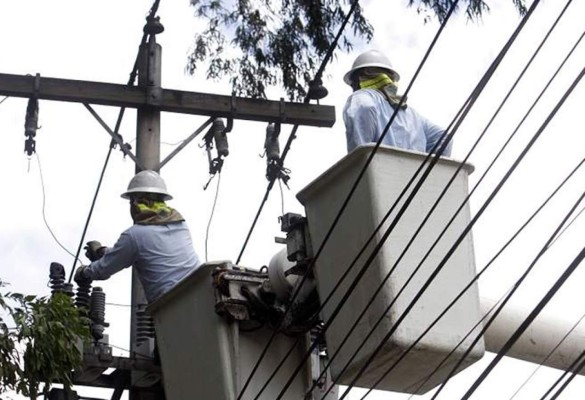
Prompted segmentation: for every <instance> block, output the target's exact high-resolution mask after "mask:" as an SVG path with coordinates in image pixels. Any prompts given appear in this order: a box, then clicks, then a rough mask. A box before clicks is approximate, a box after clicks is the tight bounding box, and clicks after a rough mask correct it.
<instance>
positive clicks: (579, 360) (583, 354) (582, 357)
mask: <svg viewBox="0 0 585 400" xmlns="http://www.w3.org/2000/svg"><path fill="white" fill-rule="evenodd" d="M583 360H585V350H583V351H582V352H581V354H579V356H578V357H577V358H575V360H574V361H573V362H572V363H571V365H569V367H568V368H567V369H566V370H565V371H564V372H563V373H562V374H561V376H560V377H559V378H558V379H557V380H556V381H555V383H553V384H552V386H551V387H550V388H549V389H548V390H547V391H546V393H545V394H544V395H543V396H542V397H541V398H540V399H541V400H545V399H546V396H548V395H549V394H550V393H552V391H553V390H554V389H555V388H556V387H557V386H558V385H559V384H560V383H561V381H562V380H563V379H565V377H566V376H567V375H568V374H569V373H570V372H571V371H573V369H575V368H576V367H577V364H580V363H582V362H583ZM581 368H582V367H581ZM579 370H580V369H579ZM563 386H564V387H566V384H565V385H563ZM563 386H561V388H560V389H559V391H560V392H562V390H561V389H563V390H564V387H563ZM559 391H557V394H558V393H559ZM551 400H552V399H551Z"/></svg>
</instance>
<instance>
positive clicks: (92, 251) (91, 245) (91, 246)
mask: <svg viewBox="0 0 585 400" xmlns="http://www.w3.org/2000/svg"><path fill="white" fill-rule="evenodd" d="M83 249H84V250H85V256H86V257H87V258H88V259H89V260H90V261H96V260H99V259H100V258H102V257H103V255H104V253H105V252H106V246H102V244H101V243H100V242H98V241H97V240H92V241H90V242H87V243H86V244H85V247H84V248H83Z"/></svg>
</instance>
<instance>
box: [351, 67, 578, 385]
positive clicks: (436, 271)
mask: <svg viewBox="0 0 585 400" xmlns="http://www.w3.org/2000/svg"><path fill="white" fill-rule="evenodd" d="M579 80H580V77H579V78H578V79H577V80H576V81H575V82H574V83H573V85H572V86H571V88H570V89H569V90H568V91H567V92H566V93H565V95H564V96H563V98H562V99H561V100H560V101H559V103H558V104H557V105H556V106H555V108H554V110H553V111H552V112H551V113H550V114H549V116H548V117H547V118H546V121H545V122H544V123H543V124H542V125H541V127H540V128H539V129H538V131H537V132H536V133H535V134H534V136H533V137H532V138H531V140H530V141H529V143H528V144H527V145H526V146H525V148H524V149H523V150H522V152H521V154H520V155H519V156H518V157H517V159H516V160H515V161H514V163H513V165H512V166H511V167H510V169H509V170H508V171H507V172H506V174H505V175H504V177H503V178H502V179H501V181H500V182H499V183H498V185H497V186H496V188H495V189H494V190H493V191H492V192H491V193H490V195H489V197H488V199H487V200H486V201H485V203H484V204H483V205H482V207H481V208H480V210H479V212H478V213H477V214H476V215H475V216H474V218H473V219H472V220H471V222H470V223H469V224H468V225H467V227H466V228H465V229H464V231H463V232H462V234H461V235H460V236H459V238H458V239H457V240H456V242H455V243H454V245H453V246H452V247H451V248H450V249H449V251H448V252H447V254H446V256H445V257H444V258H443V260H442V261H441V262H440V263H439V265H438V266H437V268H436V269H435V270H434V271H433V273H432V274H431V275H430V277H429V278H428V280H427V281H426V282H425V283H424V284H423V286H422V288H421V289H420V290H419V292H418V293H417V294H416V295H415V297H414V299H413V300H412V301H411V303H410V304H409V305H408V306H407V307H406V309H405V311H404V312H403V314H402V315H401V316H400V317H399V318H398V320H397V322H396V323H395V325H394V326H393V328H392V329H391V331H390V332H388V334H387V335H386V336H385V338H384V340H383V342H385V341H387V339H388V338H389V337H390V336H391V335H392V333H393V332H394V331H395V330H396V328H397V327H398V326H399V325H400V323H401V322H402V320H403V319H404V318H405V316H406V315H407V314H408V313H409V312H410V310H411V309H412V308H413V307H414V304H415V303H416V302H417V301H418V299H419V298H420V297H421V296H422V294H423V293H424V291H425V290H426V289H427V288H428V286H429V285H430V284H431V283H432V281H433V280H434V279H435V278H436V276H437V275H438V274H439V272H440V271H441V269H442V268H443V267H444V265H445V263H446V262H447V261H448V260H449V258H450V257H451V256H452V255H453V253H454V251H455V249H456V248H457V247H458V246H459V244H460V243H461V242H462V240H463V239H464V237H465V236H466V235H467V234H468V233H469V232H470V230H471V228H472V227H473V225H474V224H475V223H476V222H477V220H478V219H479V217H480V216H481V215H482V214H483V212H484V211H485V209H486V208H487V206H488V205H489V204H490V203H491V201H492V200H493V199H494V197H495V196H496V195H497V193H498V192H499V191H500V189H501V188H502V186H503V185H504V184H505V183H506V181H507V180H508V179H509V177H510V176H511V174H512V173H513V172H514V171H515V169H516V168H517V167H518V165H519V164H520V162H521V161H522V160H523V159H524V157H525V156H526V154H527V153H528V151H529V150H530V149H531V148H532V146H533V145H534V143H535V142H536V141H537V140H538V138H539V137H540V135H541V134H542V132H543V131H544V129H545V128H546V127H547V126H548V124H549V123H550V121H551V120H552V118H553V117H554V116H555V115H556V113H557V112H558V110H559V109H560V107H561V106H562V105H563V104H564V102H565V100H566V99H567V97H568V96H569V95H570V94H571V92H572V91H573V89H574V87H575V86H576V84H577V83H578V81H579ZM378 350H379V347H378ZM375 353H376V352H375ZM375 353H374V354H372V357H374V356H375ZM372 357H370V358H372ZM363 369H364V368H362V370H363ZM361 373H363V371H362V372H361ZM361 373H360V374H361ZM355 379H356V378H354V380H355Z"/></svg>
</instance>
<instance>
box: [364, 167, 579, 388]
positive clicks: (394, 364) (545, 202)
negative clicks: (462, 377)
mask: <svg viewBox="0 0 585 400" xmlns="http://www.w3.org/2000/svg"><path fill="white" fill-rule="evenodd" d="M583 163H585V158H584V159H582V160H581V161H580V162H579V163H578V164H577V166H576V167H575V168H574V169H573V170H572V171H571V173H569V175H567V176H566V177H565V179H564V180H563V181H562V182H561V183H560V184H559V185H558V186H557V188H556V189H555V190H554V191H553V192H552V193H551V194H550V195H549V196H548V198H547V199H546V200H545V201H544V202H543V203H542V204H541V205H540V206H539V207H538V208H537V209H536V210H535V211H534V212H533V213H532V215H531V216H530V217H529V218H528V219H527V220H526V221H525V222H524V223H523V224H522V226H520V228H518V230H517V231H516V232H515V233H514V234H513V235H512V236H511V237H510V239H508V241H507V242H506V243H505V244H504V245H503V246H502V247H501V248H500V250H498V252H497V253H496V254H495V255H494V256H493V257H492V258H491V259H490V261H489V262H488V263H487V264H486V265H485V266H484V267H483V268H482V269H481V270H480V271H479V273H477V275H476V276H475V277H474V278H473V279H472V280H471V281H470V282H469V283H468V284H467V285H466V286H465V287H464V288H463V289H462V290H461V291H460V292H459V294H458V295H457V296H456V297H455V298H454V299H453V300H452V301H451V303H449V305H448V306H447V307H445V309H444V310H443V311H442V312H441V314H439V315H438V316H437V318H435V320H434V321H433V322H432V323H431V324H430V325H429V326H428V327H427V328H426V329H425V331H424V332H422V333H421V334H420V335H419V337H418V338H417V339H416V340H414V342H413V343H412V344H411V345H410V346H409V347H408V348H407V349H406V350H405V351H404V352H403V354H402V355H401V356H400V357H399V358H398V359H397V360H396V361H395V362H394V363H393V364H392V365H390V367H389V368H388V369H387V370H386V371H385V372H384V375H383V376H381V377H380V378H379V379H378V380H377V381H376V382H375V383H374V385H373V387H374V388H375V387H376V386H377V385H378V384H379V383H380V382H381V381H382V379H383V378H384V377H385V376H386V375H388V374H389V373H390V372H391V371H392V370H393V369H394V368H395V367H396V366H397V365H398V363H400V361H402V359H403V358H404V357H405V356H406V354H407V353H408V352H410V351H411V350H412V349H413V348H414V347H415V346H416V345H417V344H418V343H419V342H420V341H421V339H422V338H423V337H424V336H425V335H426V334H427V333H428V332H429V331H430V330H431V329H432V328H433V327H434V326H435V325H436V324H437V323H438V322H439V320H440V319H442V318H443V316H444V315H445V314H446V313H447V312H448V311H449V310H450V309H451V308H452V307H453V305H455V303H457V301H459V299H460V298H461V297H462V296H463V295H464V294H465V293H466V292H467V290H469V288H470V287H471V286H472V285H473V284H474V283H475V282H477V281H478V280H479V278H480V277H481V276H482V275H483V274H484V273H485V272H486V271H487V270H488V268H490V266H491V265H492V264H493V263H494V262H495V261H496V260H497V259H498V258H499V256H500V255H501V254H502V253H503V252H504V251H505V250H506V249H507V248H508V246H509V245H510V244H511V243H512V242H513V241H514V240H515V239H516V237H518V235H519V234H520V233H521V232H522V231H523V230H524V229H525V228H526V226H528V224H530V222H532V220H533V219H534V218H535V217H536V216H537V215H538V214H539V213H540V211H542V209H543V208H544V207H545V206H546V205H547V204H548V203H549V202H550V200H552V199H553V197H554V196H556V194H557V193H558V192H559V191H560V189H561V188H562V187H563V186H564V185H565V184H566V183H567V182H568V181H569V179H570V178H571V177H572V176H573V175H574V174H575V173H576V172H577V171H578V170H579V168H581V166H582V165H583ZM552 244H553V243H551V244H550V246H549V248H550V247H551V246H552ZM499 302H500V301H498V303H499ZM584 317H585V314H584ZM474 329H475V328H473V329H472V330H470V332H469V333H471V332H472V331H473V330H474ZM466 336H467V335H466ZM458 347H459V345H457V346H455V348H453V349H452V350H451V352H450V353H449V354H448V355H447V356H445V357H444V359H443V360H442V362H441V363H439V365H438V366H437V367H435V369H434V370H433V371H431V373H430V374H429V375H428V376H427V380H425V381H424V382H422V384H421V385H419V387H418V388H417V390H416V391H415V392H418V390H419V389H420V388H421V387H422V386H424V384H426V382H427V381H428V379H430V378H431V377H432V376H433V375H434V374H435V373H436V372H437V371H438V370H439V369H440V367H441V366H442V365H443V364H444V363H445V362H446V361H447V360H448V359H449V357H451V355H452V354H453V353H454V352H455V351H456V350H457V348H458Z"/></svg>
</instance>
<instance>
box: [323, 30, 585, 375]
mask: <svg viewBox="0 0 585 400" xmlns="http://www.w3.org/2000/svg"><path fill="white" fill-rule="evenodd" d="M549 33H550V31H549ZM584 34H585V32H584ZM582 37H583V36H582ZM582 37H581V38H582ZM543 43H544V42H543ZM577 44H578V42H577V43H576V44H575V47H576V46H577ZM541 46H542V43H541ZM575 47H573V50H574V49H575ZM573 50H571V52H570V53H569V55H567V57H566V58H565V60H564V61H563V63H562V64H561V65H560V66H559V68H558V69H557V72H556V73H555V74H554V75H553V77H552V78H551V79H550V80H549V83H548V84H547V85H546V86H545V88H544V89H543V90H542V92H541V93H540V95H539V96H538V98H537V99H536V100H535V102H534V103H533V105H532V106H531V108H530V109H529V110H528V112H527V113H526V114H525V116H524V117H523V119H522V120H521V121H520V123H519V124H518V126H517V127H516V129H515V130H514V132H513V133H512V134H511V135H510V136H509V138H508V139H507V141H506V143H505V144H504V145H503V147H502V148H501V150H500V151H499V152H498V154H497V155H496V157H495V158H494V160H493V161H492V162H491V164H490V165H489V166H488V168H487V169H486V171H485V172H484V173H483V175H482V176H481V178H480V179H479V181H478V182H477V183H476V185H475V186H474V188H473V189H472V191H471V192H470V193H469V194H468V196H467V197H466V198H465V200H464V201H463V203H462V204H461V205H460V207H459V208H458V209H457V211H455V213H454V216H453V217H452V218H451V220H450V221H449V222H448V223H447V225H446V226H445V227H444V228H443V230H442V232H441V233H440V235H439V237H438V238H437V239H436V240H435V242H434V243H433V245H432V246H431V248H430V249H429V250H428V251H427V253H426V254H425V256H424V257H423V259H422V260H421V261H420V263H419V264H418V266H417V267H416V268H415V269H414V270H413V271H412V273H411V275H410V277H409V278H408V279H407V281H406V282H405V283H404V285H403V286H402V288H401V289H400V291H399V292H398V294H397V295H396V296H394V299H393V301H392V302H391V303H390V304H389V305H388V307H387V308H386V310H385V311H384V312H383V313H382V314H381V316H380V318H379V319H378V320H377V322H376V323H375V324H374V326H373V327H372V329H371V331H370V334H368V335H367V336H366V338H365V340H363V341H362V344H361V345H360V347H359V348H358V349H357V350H356V351H355V352H354V353H353V356H352V357H351V359H350V360H349V361H347V363H346V368H347V366H348V365H349V364H350V363H351V362H352V360H353V359H354V358H355V357H356V356H357V354H358V352H359V351H360V350H361V348H362V347H363V346H364V345H365V343H366V342H367V340H368V339H369V337H370V336H371V334H372V333H373V331H374V330H375V329H376V327H377V326H378V325H379V324H380V323H381V321H382V320H383V319H384V315H385V314H386V313H387V312H388V311H389V310H390V308H391V307H392V306H393V305H394V303H395V302H396V300H397V298H398V297H399V296H400V295H401V293H402V292H403V291H404V289H405V288H406V286H407V285H408V284H409V282H410V281H411V280H412V279H413V277H414V275H416V273H417V272H418V270H419V269H420V267H421V266H422V264H423V263H424V262H425V261H426V259H427V257H428V256H429V255H430V253H431V252H432V251H433V250H434V248H435V246H436V245H437V244H438V242H439V241H440V240H441V238H442V237H443V235H444V234H445V233H446V231H447V229H448V228H449V227H450V226H451V224H452V223H453V221H454V220H455V218H456V216H457V215H458V214H459V212H460V211H461V210H462V209H463V207H464V205H465V204H466V203H467V202H468V200H469V198H470V197H471V196H472V195H473V193H474V192H475V190H476V189H477V187H478V186H479V184H480V183H481V182H482V181H483V179H484V178H485V176H486V175H487V173H488V172H489V171H490V170H491V168H492V166H493V165H494V163H495V162H496V160H497V159H498V158H499V156H500V155H501V154H502V152H503V151H504V149H505V148H506V147H507V146H508V144H509V142H510V141H511V139H512V138H513V137H514V136H515V134H516V133H517V131H518V130H519V128H520V126H521V125H522V124H523V122H524V121H525V120H526V118H527V117H528V115H529V114H530V113H531V111H532V110H533V108H534V107H535V106H536V104H537V102H538V101H539V100H540V98H541V97H542V95H543V94H544V92H545V91H546V90H547V88H548V86H549V85H550V84H551V83H552V81H553V80H554V79H555V77H556V75H557V74H558V72H559V71H560V69H562V67H563V66H564V64H565V62H566V61H567V59H568V58H569V56H570V55H571V54H572V52H573ZM527 67H528V65H527ZM525 70H526V69H525ZM525 70H524V71H525ZM524 71H523V73H524ZM521 76H522V74H521V75H520V77H519V78H518V79H520V78H521ZM517 83H518V80H517V81H516V83H515V84H514V86H515V85H516V84H517ZM508 94H509V93H508ZM506 98H507V97H506ZM504 101H505V100H504ZM499 109H501V106H500V108H499ZM499 109H498V111H499ZM494 117H495V115H494ZM491 121H493V118H492V120H491ZM491 121H490V123H491ZM488 127H489V125H488ZM486 130H487V127H486V129H485V130H484V131H483V132H482V135H480V138H479V139H478V141H479V140H480V139H481V136H483V134H484V133H485V131H486ZM478 141H476V143H475V144H474V146H473V148H475V146H477V144H478ZM473 148H472V150H471V151H470V153H469V154H468V155H467V157H466V158H465V160H464V161H463V163H464V162H465V161H466V160H467V158H468V157H469V156H470V154H471V152H472V151H473ZM459 170H460V168H459V169H457V171H456V172H455V174H454V175H453V177H452V178H451V181H449V183H448V184H447V186H446V187H445V189H443V192H442V193H441V195H440V196H439V198H438V199H437V200H436V202H435V204H434V205H433V207H432V208H431V210H430V211H429V213H428V214H427V217H426V218H425V219H424V220H423V222H422V223H421V225H420V226H419V229H418V230H417V231H416V232H415V234H414V235H413V237H412V238H411V239H410V241H409V243H408V244H407V246H406V247H405V249H404V250H403V251H402V253H401V255H400V256H399V257H398V259H397V260H396V262H395V263H394V265H393V266H392V268H391V269H390V271H389V272H388V274H387V275H386V277H385V278H384V280H383V281H382V282H381V283H380V285H379V286H378V289H377V290H376V291H375V292H374V294H373V295H372V296H371V298H370V301H369V302H368V303H367V305H366V306H365V307H364V310H363V311H362V313H361V314H360V315H359V316H358V318H357V320H356V321H355V323H354V324H353V325H352V327H351V328H350V330H349V331H348V333H347V334H346V336H345V337H344V339H343V341H342V342H341V344H340V346H339V347H341V346H343V344H344V343H345V342H346V340H347V339H348V337H349V336H350V335H351V333H352V332H353V329H355V327H356V326H357V324H358V322H359V320H360V319H361V318H362V317H363V316H364V315H365V312H366V310H367V308H368V307H369V306H370V305H371V304H372V303H373V301H374V300H375V297H376V296H377V294H378V293H379V292H380V291H381V290H382V289H383V285H384V284H385V282H387V280H388V279H389V278H390V276H391V274H392V272H393V271H394V269H395V268H396V266H397V264H398V263H399V262H400V261H401V259H402V257H403V256H404V255H405V253H406V251H407V250H408V249H409V247H410V245H411V244H412V243H413V241H414V239H415V237H416V236H417V235H418V233H419V232H420V229H421V228H422V226H423V225H424V224H425V223H426V221H427V220H428V218H429V217H430V214H431V213H432V212H433V210H434V209H435V207H436V206H437V204H438V202H439V201H440V200H441V198H442V197H443V195H444V194H445V192H446V189H447V188H448V187H449V186H450V184H451V182H452V181H453V179H454V178H455V176H456V174H457V173H458V172H459ZM382 223H384V220H383V221H382ZM358 257H359V256H358ZM356 258H357V257H356ZM338 352H339V349H338V350H337V351H336V353H334V355H333V357H332V358H330V360H329V365H330V364H331V362H332V361H333V359H334V358H335V356H336V354H337V353H338ZM326 368H327V367H326ZM346 368H344V369H343V371H345V369H346ZM339 375H342V373H340V374H339Z"/></svg>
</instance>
